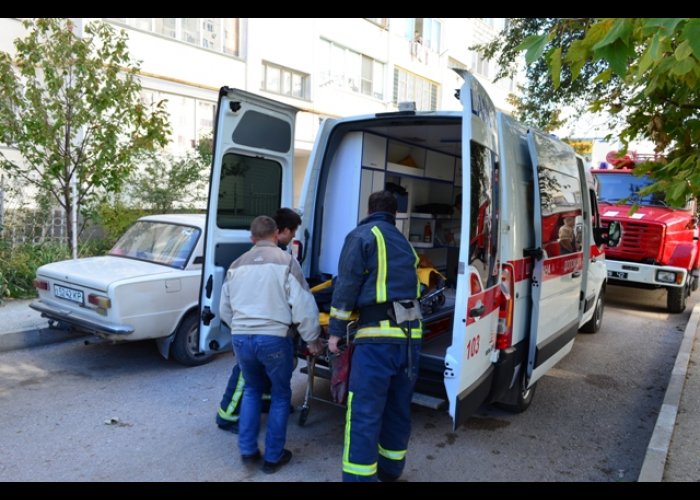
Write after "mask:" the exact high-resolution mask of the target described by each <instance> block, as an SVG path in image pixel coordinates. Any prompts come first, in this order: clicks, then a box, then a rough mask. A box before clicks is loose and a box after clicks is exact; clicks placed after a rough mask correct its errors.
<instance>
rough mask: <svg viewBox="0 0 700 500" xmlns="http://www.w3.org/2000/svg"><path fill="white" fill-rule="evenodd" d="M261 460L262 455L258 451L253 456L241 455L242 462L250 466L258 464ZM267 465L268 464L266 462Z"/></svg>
mask: <svg viewBox="0 0 700 500" xmlns="http://www.w3.org/2000/svg"><path fill="white" fill-rule="evenodd" d="M261 458H262V455H261V454H260V450H257V451H256V452H255V453H253V454H252V455H241V462H243V463H244V464H247V465H249V464H252V463H255V462H257V461H258V460H260V459H261ZM265 463H267V462H265Z"/></svg>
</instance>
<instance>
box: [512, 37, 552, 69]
mask: <svg viewBox="0 0 700 500" xmlns="http://www.w3.org/2000/svg"><path fill="white" fill-rule="evenodd" d="M545 45H547V35H531V36H529V37H527V38H526V39H525V40H523V42H522V43H521V44H520V45H518V46H517V47H515V50H516V51H522V50H527V52H526V53H525V63H526V64H528V65H530V64H532V63H533V62H535V61H536V60H537V59H539V58H540V57H541V56H542V53H543V52H544V47H545Z"/></svg>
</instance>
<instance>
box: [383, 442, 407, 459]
mask: <svg viewBox="0 0 700 500" xmlns="http://www.w3.org/2000/svg"><path fill="white" fill-rule="evenodd" d="M378 446H379V454H380V455H381V456H383V457H384V458H388V459H389V460H403V459H404V458H406V451H407V450H387V449H386V448H382V445H381V444H380V445H378Z"/></svg>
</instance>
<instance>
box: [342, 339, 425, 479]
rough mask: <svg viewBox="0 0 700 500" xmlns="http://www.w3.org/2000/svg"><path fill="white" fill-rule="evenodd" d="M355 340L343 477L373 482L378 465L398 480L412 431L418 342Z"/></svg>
mask: <svg viewBox="0 0 700 500" xmlns="http://www.w3.org/2000/svg"><path fill="white" fill-rule="evenodd" d="M407 349H408V343H407V342H403V343H395V344H389V343H357V344H355V347H354V352H353V355H352V365H351V369H350V392H349V396H348V407H347V413H346V416H345V439H344V445H343V481H376V480H377V469H378V468H379V469H381V470H382V472H384V473H386V474H387V475H389V476H394V477H396V478H398V477H399V476H400V475H401V473H402V472H403V468H404V465H405V463H406V450H407V448H408V439H409V437H410V435H411V398H412V396H413V387H414V385H415V382H416V378H417V374H418V354H419V352H420V341H415V340H414V341H413V342H412V348H411V350H412V353H411V354H412V358H413V361H412V365H413V366H412V373H411V376H410V377H409V375H408V374H407V373H406V366H407V360H408V352H407Z"/></svg>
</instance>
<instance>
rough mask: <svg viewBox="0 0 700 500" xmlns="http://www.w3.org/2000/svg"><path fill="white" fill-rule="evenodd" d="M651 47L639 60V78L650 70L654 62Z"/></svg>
mask: <svg viewBox="0 0 700 500" xmlns="http://www.w3.org/2000/svg"><path fill="white" fill-rule="evenodd" d="M651 53H652V51H651V47H648V48H647V50H645V51H644V54H642V57H641V58H640V59H639V68H637V76H642V75H643V74H644V72H645V71H646V70H648V69H649V68H650V67H651V65H652V64H653V62H654V57H653V56H652V55H651Z"/></svg>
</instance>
